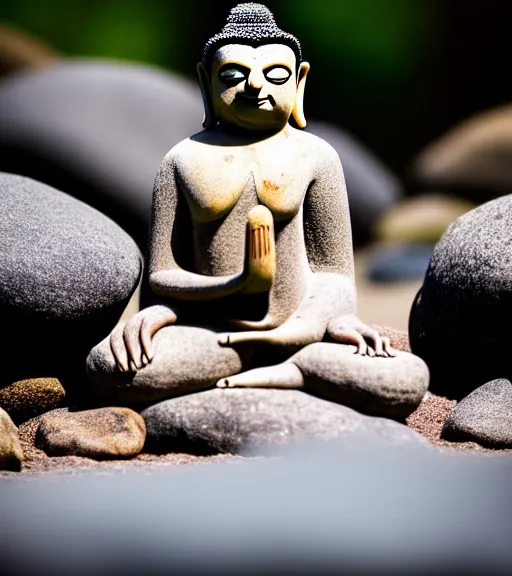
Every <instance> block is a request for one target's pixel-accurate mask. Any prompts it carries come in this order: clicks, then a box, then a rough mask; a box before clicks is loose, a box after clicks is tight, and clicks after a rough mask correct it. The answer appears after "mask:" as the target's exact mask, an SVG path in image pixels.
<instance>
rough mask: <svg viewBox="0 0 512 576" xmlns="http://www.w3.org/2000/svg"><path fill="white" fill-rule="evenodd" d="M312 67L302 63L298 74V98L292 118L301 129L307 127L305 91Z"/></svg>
mask: <svg viewBox="0 0 512 576" xmlns="http://www.w3.org/2000/svg"><path fill="white" fill-rule="evenodd" d="M309 69H310V66H309V63H308V62H302V64H301V65H300V66H299V71H298V73H297V96H296V97H295V105H294V107H293V110H292V116H293V119H294V120H295V122H296V123H297V126H298V127H299V128H305V127H306V124H307V122H306V117H305V116H304V89H305V88H306V78H307V75H308V72H309Z"/></svg>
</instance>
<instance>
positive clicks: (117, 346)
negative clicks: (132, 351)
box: [110, 322, 129, 372]
mask: <svg viewBox="0 0 512 576" xmlns="http://www.w3.org/2000/svg"><path fill="white" fill-rule="evenodd" d="M125 325H126V322H120V323H119V324H118V325H117V326H116V327H115V328H114V329H113V330H112V333H111V334H110V349H111V351H112V355H113V356H114V359H115V361H116V363H117V366H118V368H119V370H120V371H121V372H128V370H129V368H128V355H127V353H126V348H125V346H124V340H123V331H124V328H125Z"/></svg>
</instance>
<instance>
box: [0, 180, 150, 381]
mask: <svg viewBox="0 0 512 576" xmlns="http://www.w3.org/2000/svg"><path fill="white" fill-rule="evenodd" d="M0 198H1V205H2V210H1V211H0V318H1V319H2V327H3V330H4V331H5V333H6V334H8V335H9V337H8V338H7V339H6V341H5V344H4V349H3V353H4V357H5V358H8V359H9V361H8V363H7V365H6V366H5V370H4V371H3V374H2V380H3V381H4V382H5V383H9V379H10V382H12V381H13V380H18V379H26V378H30V377H37V376H43V375H47V374H50V375H52V376H54V375H55V376H56V377H59V378H60V376H61V374H63V373H64V372H66V371H68V370H70V371H72V372H74V373H75V374H76V375H77V378H78V377H79V375H81V374H82V372H83V366H84V361H85V357H86V355H87V352H88V351H89V350H90V348H91V347H92V346H93V345H94V344H95V343H96V342H98V341H99V340H100V339H101V338H103V337H104V336H105V335H106V334H107V333H108V332H109V331H110V330H111V329H112V328H113V326H114V325H115V323H116V322H117V320H118V318H119V317H120V315H121V313H122V312H123V309H124V307H125V306H126V304H127V303H128V300H129V298H130V296H131V294H132V292H133V291H134V290H135V288H136V285H137V281H138V278H139V275H140V271H141V267H142V258H141V255H140V252H139V250H138V248H137V246H136V245H135V243H134V242H133V240H132V239H131V238H130V237H129V236H128V235H127V234H126V233H125V232H123V230H121V228H119V227H118V226H117V225H116V224H115V223H114V222H112V220H110V219H109V218H107V217H106V216H104V215H103V214H100V213H99V212H98V211H96V210H94V209H93V208H91V207H89V206H87V205H86V204H83V203H82V202H79V201H78V200H76V199H74V198H72V197H71V196H68V195H67V194H64V193H62V192H59V191H58V190H55V189H54V188H51V187H49V186H46V185H45V184H41V183H40V182H36V181H35V180H31V179H29V178H25V177H22V176H16V175H12V174H0ZM78 373H79V374H78ZM68 381H69V382H72V380H68ZM62 382H63V384H65V385H66V382H65V381H64V380H62Z"/></svg>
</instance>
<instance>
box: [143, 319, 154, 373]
mask: <svg viewBox="0 0 512 576" xmlns="http://www.w3.org/2000/svg"><path fill="white" fill-rule="evenodd" d="M140 344H141V346H142V363H143V364H144V365H146V364H148V363H149V362H151V360H153V347H152V346H151V329H150V326H149V325H148V322H147V320H146V318H144V319H143V320H142V324H141V326H140Z"/></svg>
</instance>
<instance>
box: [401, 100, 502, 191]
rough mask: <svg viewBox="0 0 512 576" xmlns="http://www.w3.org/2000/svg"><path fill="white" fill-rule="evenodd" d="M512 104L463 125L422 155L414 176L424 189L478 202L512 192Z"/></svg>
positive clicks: (419, 157)
mask: <svg viewBox="0 0 512 576" xmlns="http://www.w3.org/2000/svg"><path fill="white" fill-rule="evenodd" d="M511 135H512V105H510V104H508V105H506V106H501V107H499V108H493V109H491V110H487V111H485V112H482V113H480V114H477V115H475V116H472V117H470V118H468V119H467V120H464V121H463V122H461V123H460V124H459V125H458V126H456V127H455V128H453V129H452V130H450V131H449V132H448V133H446V134H444V135H443V136H441V137H440V138H439V139H438V140H436V141H434V142H433V143H431V144H429V146H428V147H427V148H426V149H425V150H424V151H423V152H421V153H420V155H419V156H418V157H417V158H416V160H415V161H414V162H413V164H412V167H411V171H410V172H411V177H412V179H413V181H414V182H415V185H416V186H417V187H420V188H422V189H424V190H449V191H451V192H456V193H458V194H462V195H464V196H466V197H468V198H471V199H474V200H476V201H480V202H481V201H484V202H485V201H486V200H491V199H493V198H496V197H498V196H501V195H502V194H508V193H510V192H511V191H512V174H511V172H510V170H509V165H510V161H511V159H512V136H511Z"/></svg>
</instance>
